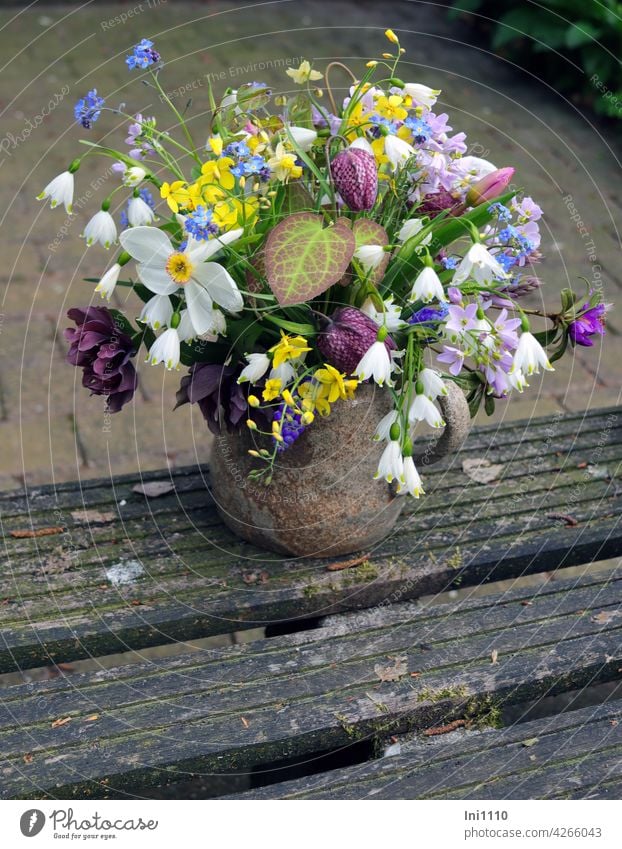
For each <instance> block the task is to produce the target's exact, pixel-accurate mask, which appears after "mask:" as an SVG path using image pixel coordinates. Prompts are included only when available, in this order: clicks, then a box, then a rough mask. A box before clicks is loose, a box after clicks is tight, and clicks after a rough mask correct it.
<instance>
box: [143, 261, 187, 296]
mask: <svg viewBox="0 0 622 849" xmlns="http://www.w3.org/2000/svg"><path fill="white" fill-rule="evenodd" d="M136 273H137V274H138V278H139V280H140V281H141V282H142V283H144V284H145V286H146V287H147V289H149V291H150V292H154V293H155V294H156V295H172V294H173V292H176V291H177V288H178V287H177V283H174V282H173V281H172V280H171V278H170V277H169V275H168V273H167V271H166V269H165V268H160V267H158V266H155V265H137V266H136Z"/></svg>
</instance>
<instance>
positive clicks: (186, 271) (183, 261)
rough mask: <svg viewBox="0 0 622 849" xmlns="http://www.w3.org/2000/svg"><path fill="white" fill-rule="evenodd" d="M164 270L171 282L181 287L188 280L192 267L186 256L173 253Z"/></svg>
mask: <svg viewBox="0 0 622 849" xmlns="http://www.w3.org/2000/svg"><path fill="white" fill-rule="evenodd" d="M166 270H167V272H168V274H169V277H170V278H171V280H173V281H174V282H175V283H177V284H178V285H179V286H183V285H184V284H185V283H187V282H188V280H190V277H191V276H192V272H193V271H194V265H193V264H192V263H191V262H190V260H189V259H188V254H184V253H180V252H177V253H174V254H171V255H170V256H169V258H168V259H167V260H166Z"/></svg>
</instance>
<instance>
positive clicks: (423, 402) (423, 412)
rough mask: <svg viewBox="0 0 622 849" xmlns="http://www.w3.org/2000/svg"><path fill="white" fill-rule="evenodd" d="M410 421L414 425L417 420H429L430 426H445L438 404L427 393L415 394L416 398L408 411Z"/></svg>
mask: <svg viewBox="0 0 622 849" xmlns="http://www.w3.org/2000/svg"><path fill="white" fill-rule="evenodd" d="M408 421H409V422H410V424H411V425H414V424H415V423H416V422H424V421H425V422H427V423H428V424H429V425H430V427H444V426H445V422H444V421H443V418H442V416H441V414H440V412H439V410H437V408H436V406H435V405H434V404H433V403H432V401H430V399H429V398H428V397H427V395H424V394H423V393H421V394H420V395H415V398H414V400H413V402H412V404H411V405H410V410H409V411H408Z"/></svg>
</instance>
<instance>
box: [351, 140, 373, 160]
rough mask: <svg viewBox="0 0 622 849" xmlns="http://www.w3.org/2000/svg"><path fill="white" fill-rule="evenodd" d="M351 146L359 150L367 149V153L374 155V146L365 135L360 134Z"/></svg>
mask: <svg viewBox="0 0 622 849" xmlns="http://www.w3.org/2000/svg"><path fill="white" fill-rule="evenodd" d="M350 147H353V148H355V149H356V148H359V150H366V151H367V153H371V155H372V156H373V155H374V149H373V147H372V146H371V145H370V143H369V142H368V141H367V139H366V138H365V137H364V136H359V138H357V139H354V141H353V142H352V144H351V145H350Z"/></svg>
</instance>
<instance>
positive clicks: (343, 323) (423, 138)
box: [40, 30, 608, 553]
mask: <svg viewBox="0 0 622 849" xmlns="http://www.w3.org/2000/svg"><path fill="white" fill-rule="evenodd" d="M385 35H386V38H387V39H388V41H389V42H390V44H391V47H390V48H389V52H387V53H383V54H382V56H381V57H379V58H378V60H372V61H370V62H368V63H367V66H366V72H365V74H364V75H363V76H362V78H361V79H357V78H356V77H355V76H354V75H353V74H352V72H351V71H350V70H349V69H348V68H347V67H346V66H344V65H342V64H341V63H338V62H332V63H331V64H330V65H329V66H328V67H327V68H326V69H325V70H324V72H323V73H322V72H320V71H318V70H316V69H314V68H313V67H312V66H311V64H310V63H309V62H307V61H304V62H302V63H301V64H300V66H299V67H298V68H296V69H294V68H290V69H289V70H287V74H288V75H289V77H290V78H291V80H290V82H291V84H292V85H293V86H294V87H295V88H294V92H293V94H292V93H289V94H287V95H278V96H273V95H272V92H271V91H270V90H269V89H268V87H267V86H266V85H264V84H262V83H259V82H251V83H247V84H245V85H241V86H240V87H239V88H238V89H237V90H229V91H227V92H226V93H225V94H224V96H223V97H222V99H220V101H217V100H216V97H215V96H214V94H213V92H212V90H211V88H210V89H209V96H210V108H211V120H210V121H209V122H207V123H206V124H205V125H201V128H200V130H201V136H200V139H198V140H197V139H196V132H197V126H196V125H197V122H196V121H189V120H187V119H186V118H185V117H184V116H183V115H182V114H180V112H179V111H178V109H177V108H176V106H175V105H174V103H173V101H172V99H171V97H170V96H169V95H168V94H167V93H166V91H165V90H164V88H163V87H162V84H161V73H162V69H163V67H164V65H163V62H162V60H161V57H160V55H159V54H158V52H157V51H156V49H155V47H154V45H153V43H152V42H151V41H149V40H143V41H142V42H141V43H140V44H138V45H137V46H136V47H135V48H134V50H133V53H132V54H131V55H130V56H128V57H127V64H128V67H129V68H130V70H132V71H133V72H138V73H140V74H141V76H142V77H143V82H146V83H147V84H148V85H149V86H151V87H152V88H153V89H155V90H156V92H157V93H158V94H159V96H160V99H161V101H162V102H164V103H166V104H167V105H168V106H169V107H170V108H171V109H172V111H173V113H174V117H175V128H174V129H175V132H169V131H168V130H165V129H160V128H159V126H158V123H157V121H156V120H155V119H154V118H150V117H145V116H143V115H140V114H136V115H130V114H126V113H125V111H124V107H119V108H112V109H110V111H111V112H112V113H114V114H115V115H117V116H118V115H125V117H126V118H127V120H128V122H129V126H128V129H127V138H126V139H125V142H126V145H127V147H126V148H125V149H124V151H120V150H116V149H113V148H110V147H108V146H105V145H102V144H94V143H90V142H87V141H86V140H85V141H84V144H85V145H86V146H87V149H86V152H85V154H84V155H83V156H82V157H80V158H77V159H75V160H74V161H73V162H72V163H71V165H70V167H69V168H68V170H67V171H66V172H65V173H64V174H61V175H60V176H59V177H56V179H54V180H53V181H52V182H51V183H50V184H49V185H48V186H47V187H46V188H45V190H44V191H43V192H42V193H41V195H40V198H49V199H50V201H51V206H52V207H54V206H56V205H57V204H64V206H65V208H66V210H67V212H68V213H70V212H71V202H72V195H73V183H74V174H75V173H76V172H77V171H78V169H79V167H80V164H81V162H82V161H83V160H84V158H85V157H87V156H93V155H96V154H97V155H104V156H107V157H112V158H113V159H114V161H115V163H114V165H113V169H114V170H116V171H118V174H119V185H118V186H117V187H116V188H115V189H114V190H113V191H112V192H111V194H110V195H109V196H108V197H106V198H105V199H104V200H103V202H102V205H101V209H100V210H99V211H98V212H97V213H96V214H95V215H94V217H93V218H92V219H91V220H90V221H89V222H88V224H87V225H86V226H85V228H84V234H83V235H84V238H85V239H86V243H87V245H92V244H95V243H99V244H100V245H101V246H103V247H104V248H110V247H112V245H114V244H115V243H116V242H117V239H118V241H119V242H120V245H121V252H120V253H119V255H118V256H117V258H116V261H115V262H114V263H113V264H112V265H111V266H110V267H109V268H108V269H107V270H106V271H105V272H104V273H103V275H102V277H101V278H100V279H99V280H97V281H96V282H97V285H96V286H95V292H97V293H99V294H100V295H101V297H102V298H104V299H105V300H107V301H110V300H111V298H112V296H113V292H114V291H115V289H116V288H117V287H130V288H131V289H132V290H133V292H134V293H135V295H136V296H137V297H136V301H135V307H134V309H132V307H133V304H132V302H131V300H129V301H127V304H128V306H127V308H126V309H125V310H124V311H120V310H119V309H113V308H111V307H109V306H103V305H102V306H88V307H85V308H81V309H78V308H74V309H71V310H70V311H69V317H70V318H71V319H72V320H73V321H74V322H75V324H76V327H75V328H72V329H68V330H67V331H66V338H67V339H68V341H69V343H70V350H69V355H68V359H69V362H70V363H71V364H73V365H76V366H79V367H81V368H82V369H83V371H84V376H83V384H84V386H85V387H86V388H87V389H89V390H90V391H91V393H93V394H95V395H103V396H105V397H106V398H107V406H108V409H109V411H110V412H117V411H119V410H121V408H122V407H123V406H124V405H125V404H127V403H128V402H130V400H131V399H132V396H133V394H134V391H135V389H136V381H137V377H136V370H135V365H134V362H135V357H136V355H137V354H138V352H139V350H140V349H141V348H142V347H144V348H145V351H146V362H149V363H151V364H152V365H158V364H162V365H163V366H164V367H165V368H167V369H179V368H180V367H181V366H183V367H184V368H186V369H187V372H186V374H185V375H184V376H183V377H182V379H181V385H180V388H179V391H178V393H177V406H179V405H181V404H185V403H193V404H194V403H196V404H198V405H199V407H200V409H201V411H202V413H203V415H204V417H205V419H206V422H207V425H208V426H209V428H210V430H212V431H213V432H214V433H216V434H218V435H219V438H218V439H217V440H216V449H215V461H214V463H215V469H216V471H217V475H216V477H215V479H214V489H215V491H216V492H217V496H218V497H217V501H218V503H219V506H220V507H221V510H222V513H223V516H224V518H225V521H228V523H229V524H231V526H232V527H235V529H236V530H237V531H238V533H240V534H241V535H243V536H245V537H246V538H248V539H253V540H254V541H259V542H262V543H263V544H266V545H271V547H273V548H277V549H280V550H289V551H292V550H293V551H295V552H296V553H308V548H309V546H310V545H313V546H315V547H314V549H313V550H314V551H319V550H322V551H325V552H327V551H330V552H331V553H336V552H341V551H346V550H349V549H352V548H357V547H360V546H361V545H362V544H366V543H368V542H371V541H373V540H375V539H378V538H380V536H382V534H384V533H386V532H387V530H388V529H389V528H390V525H391V524H392V522H393V521H394V520H395V517H396V515H397V512H399V509H400V507H401V504H402V503H403V499H400V498H399V496H401V495H410V496H413V497H414V498H419V497H420V496H421V495H422V494H423V491H424V489H423V483H422V480H421V478H420V475H419V471H418V469H417V454H416V453H415V450H414V446H413V429H414V427H415V426H416V425H417V423H418V422H426V423H427V424H428V425H430V426H431V427H432V428H443V427H445V425H446V420H448V424H449V425H452V424H453V425H454V430H455V431H459V433H458V436H459V437H460V439H461V438H462V437H463V436H464V431H465V422H464V419H465V415H464V411H465V410H466V409H467V408H468V412H469V413H470V415H471V416H473V415H474V414H475V413H476V411H477V410H478V408H479V406H480V404H482V403H483V404H484V406H485V409H486V411H487V412H488V413H491V412H492V411H493V410H494V406H495V400H496V399H499V398H504V397H506V396H508V395H510V394H511V393H521V392H523V390H524V389H525V388H526V387H527V386H528V380H529V378H530V376H531V375H533V374H534V373H537V372H538V371H539V370H540V369H545V370H551V371H552V370H553V366H552V363H553V362H554V361H555V360H557V359H558V358H559V357H561V356H562V355H563V354H564V352H565V351H566V348H567V346H568V343H570V344H571V345H575V344H579V345H591V344H592V338H591V337H592V336H593V335H594V334H602V333H603V332H604V314H605V312H606V309H607V307H608V305H605V304H603V303H602V301H601V298H600V296H599V293H596V292H590V291H588V292H587V293H586V295H585V296H584V297H579V296H578V295H576V294H575V293H573V292H572V291H571V290H569V289H565V290H563V292H562V304H561V309H560V310H559V311H558V312H555V313H545V312H542V311H540V310H535V309H527V308H524V307H522V306H521V303H522V299H523V296H524V295H525V294H527V293H528V292H530V291H532V290H534V289H536V288H537V287H539V286H540V281H539V279H538V278H537V276H535V275H534V273H533V264H534V263H536V262H537V261H539V259H540V253H539V246H540V234H539V230H538V220H539V219H540V217H541V215H542V210H541V209H540V207H539V206H538V205H537V204H536V203H535V202H534V201H533V200H532V199H531V198H530V197H525V196H524V195H523V194H522V193H521V192H520V191H519V190H518V189H517V188H516V187H515V186H513V185H512V184H511V181H512V178H513V175H514V169H513V168H509V167H506V168H500V169H498V168H496V167H495V166H494V165H492V164H491V163H490V162H488V161H486V160H483V159H479V158H477V157H474V156H471V155H467V146H466V142H465V134H464V133H461V132H458V133H453V131H452V128H451V127H450V126H449V124H448V116H447V115H446V114H445V113H444V112H440V111H439V110H437V109H436V103H437V98H438V96H439V95H440V92H439V91H437V90H434V89H431V88H428V87H427V86H425V85H421V84H418V83H405V82H404V81H403V80H401V79H400V78H399V77H398V64H399V60H400V57H401V55H402V54H403V52H404V51H403V49H402V48H401V47H400V44H399V40H398V38H397V36H396V35H395V33H394V32H393V31H392V30H387V31H386V33H385ZM336 71H338V72H340V73H347V74H349V75H350V77H351V85H350V87H349V91H348V93H347V96H346V97H345V99H344V100H343V102H342V103H337V102H336V100H335V97H334V94H333V89H332V87H331V84H330V80H331V75H333V74H334V73H335V72H336ZM107 109H109V107H107V106H106V105H105V101H104V99H103V98H101V97H100V96H99V95H98V94H97V91H96V90H93V91H91V92H89V93H88V94H87V95H86V96H85V97H84V98H83V99H82V100H80V101H79V102H78V104H77V105H76V109H75V113H76V119H77V120H78V121H79V122H80V123H81V125H82V126H83V127H84V128H86V129H89V128H90V127H91V126H92V124H93V123H94V122H95V121H97V120H98V119H99V117H100V115H102V114H103V113H104V112H105V111H106V110H107ZM154 194H155V195H156V197H158V198H159V204H158V206H157V208H156V203H155V201H154ZM119 197H121V198H122V204H123V205H124V208H123V209H122V210H121V211H120V216H119V218H118V221H119V223H120V225H121V232H120V234H119V235H117V232H118V227H117V220H115V217H114V216H113V214H112V213H113V211H114V210H113V209H112V207H113V203H114V204H115V207H117V206H118V203H117V201H118V198H119ZM141 302H142V305H141ZM538 317H540V318H541V320H542V321H543V327H542V328H541V329H540V330H538V331H537V332H532V329H531V322H532V321H533V320H535V319H537V318H538ZM547 351H548V352H549V353H547ZM331 421H334V422H335V426H334V428H333V430H330V427H329V425H330V422H331ZM447 430H449V427H448V428H447ZM445 437H446V438H445V445H444V450H447V448H448V447H454V446H455V445H456V444H458V441H457V439H456V434H455V433H454V437H452V436H451V434H449V435H448V434H447V433H446V434H445ZM348 446H349V448H348ZM435 450H436V454H435ZM348 451H350V453H348ZM439 453H442V452H439V450H438V447H437V449H433V450H432V451H431V452H430V451H429V452H428V455H427V460H428V461H430V460H432V459H435V458H436V456H437V455H438V454H439ZM340 455H341V459H342V466H343V468H341V469H340V470H338V471H335V468H334V467H335V465H336V464H335V461H334V458H335V457H336V456H340ZM323 456H324V457H330V458H331V459H330V462H329V463H328V464H326V463H322V459H323ZM301 458H302V459H301ZM370 458H371V463H370ZM363 461H364V462H363ZM422 462H425V455H424V458H423V460H422ZM326 465H329V466H330V470H327V469H326V468H323V470H321V469H320V468H319V467H320V466H323V467H326ZM242 470H243V472H244V474H243V475H242V474H241V471H242ZM348 471H350V472H351V473H352V474H354V475H358V477H356V478H355V479H353V478H352V477H351V475H349V474H348V473H347V472H348ZM361 472H362V474H361ZM322 475H323V477H322ZM327 475H328V478H327ZM331 475H332V477H331ZM373 478H376V481H375V482H374V480H373ZM378 479H379V480H380V482H379V480H378ZM353 480H355V483H353ZM368 481H369V483H368ZM270 490H273V493H274V494H273V495H270V494H269V492H270ZM353 491H356V494H357V496H359V495H360V498H359V500H358V501H357V503H356V505H354V506H353V504H352V503H351V502H352V493H353ZM292 492H294V493H295V496H294V497H292V499H291V503H290V504H288V503H287V498H286V495H287V494H288V493H292ZM305 492H306V493H307V496H309V497H308V498H306V499H305V497H304V493H305ZM313 492H315V493H316V498H317V499H319V500H320V502H321V504H322V505H324V506H323V507H322V509H320V510H318V505H317V504H314V503H313V498H312V497H311V496H312V494H313ZM284 493H285V495H284ZM330 498H332V499H333V500H332V502H330V501H329V499H330ZM305 502H306V503H305ZM362 504H365V505H367V507H366V511H363V513H364V514H365V515H363V518H362V520H361V524H362V525H364V527H365V528H367V532H366V531H365V530H364V529H363V527H360V528H358V530H356V531H353V530H352V525H351V524H350V525H349V530H348V532H347V533H344V534H340V535H339V534H337V532H336V530H335V520H334V516H333V517H331V519H330V521H328V520H325V519H324V518H319V519H317V516H318V513H320V514H325V513H335V511H337V512H339V511H340V510H341V511H342V513H343V512H344V511H345V514H346V515H347V517H348V519H349V521H350V523H351V522H352V519H353V515H354V514H355V512H356V511H361V509H362V508H361V505H362ZM331 505H332V506H331ZM385 513H386V515H387V521H386V523H385V524H384V525H383V523H382V521H380V520H379V518H378V517H379V516H381V515H383V514H385ZM288 517H289V519H290V520H291V521H290V522H289V524H288V521H287V520H288ZM292 517H293V518H292ZM322 523H324V524H322ZM370 526H371V527H370ZM281 527H285V531H284V533H282V534H281V538H280V540H277V541H276V542H275V540H274V538H273V537H274V534H275V533H278V528H281ZM257 529H259V531H261V532H259V531H258V530H257ZM307 531H308V533H307V537H306V538H305V540H303V542H302V543H296V544H294V543H293V542H292V540H291V537H293V536H296V537H297V538H298V537H299V536H300V535H302V536H303V537H304V535H305V533H306V532H307ZM322 534H324V536H322ZM336 534H337V535H338V536H339V541H337V540H336ZM271 535H272V537H271ZM288 538H289V541H288ZM318 539H319V540H321V541H320V542H317V540H318ZM316 543H317V545H316ZM318 546H319V547H318Z"/></svg>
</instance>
